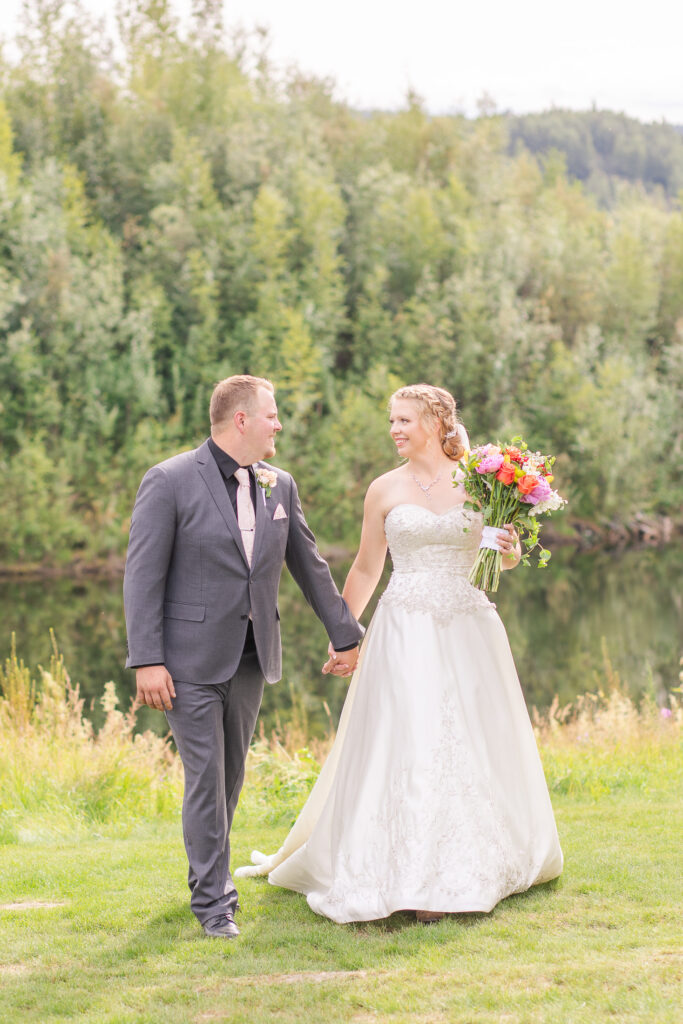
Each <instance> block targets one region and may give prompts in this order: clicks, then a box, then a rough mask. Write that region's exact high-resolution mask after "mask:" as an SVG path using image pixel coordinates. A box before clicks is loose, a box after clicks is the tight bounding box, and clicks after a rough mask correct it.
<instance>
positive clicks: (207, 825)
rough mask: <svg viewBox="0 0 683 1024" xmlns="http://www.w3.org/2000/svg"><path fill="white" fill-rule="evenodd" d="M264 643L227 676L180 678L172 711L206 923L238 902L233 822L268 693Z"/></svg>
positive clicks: (194, 903) (194, 888)
mask: <svg viewBox="0 0 683 1024" xmlns="http://www.w3.org/2000/svg"><path fill="white" fill-rule="evenodd" d="M263 684H264V680H263V675H262V674H261V668H260V666H259V663H258V658H257V656H256V651H254V650H251V651H250V650H245V652H244V654H243V655H242V659H241V661H240V663H239V666H238V668H237V672H236V673H235V675H234V676H233V677H232V679H229V680H228V681H227V682H225V683H218V684H216V685H215V686H207V685H205V684H203V683H185V682H181V681H174V687H175V691H176V696H175V699H174V701H173V710H172V711H167V712H166V718H167V719H168V723H169V725H170V726H171V730H172V732H173V739H174V740H175V742H176V746H177V748H178V752H179V754H180V758H181V760H182V762H183V768H184V771H185V793H184V797H183V836H184V839H185V850H186V851H187V859H188V862H189V871H188V884H189V886H190V891H191V893H192V896H191V898H190V906H191V907H192V910H193V912H194V913H195V915H196V916H197V918H198V919H199V921H200V923H201V924H205V923H206V922H207V921H210V920H211V918H213V917H216V916H218V915H219V914H225V913H226V912H228V911H229V912H232V913H234V911H235V908H236V907H237V890H236V889H235V886H234V883H233V880H232V876H231V875H230V826H231V825H232V819H233V816H234V814H235V808H236V807H237V800H238V797H239V795H240V790H241V789H242V783H243V782H244V769H245V760H246V756H247V751H248V749H249V744H250V742H251V738H252V736H253V734H254V727H255V725H256V719H257V717H258V712H259V708H260V706H261V698H262V697H263Z"/></svg>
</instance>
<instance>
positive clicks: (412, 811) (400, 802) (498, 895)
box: [312, 694, 533, 917]
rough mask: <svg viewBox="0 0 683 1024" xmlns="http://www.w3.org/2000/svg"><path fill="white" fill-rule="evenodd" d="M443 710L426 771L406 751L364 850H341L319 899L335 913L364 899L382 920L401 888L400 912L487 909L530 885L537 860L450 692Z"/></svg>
mask: <svg viewBox="0 0 683 1024" xmlns="http://www.w3.org/2000/svg"><path fill="white" fill-rule="evenodd" d="M441 712H442V714H441V718H440V728H439V729H438V730H437V733H436V741H435V743H434V745H433V747H432V748H431V749H430V750H429V751H428V752H427V753H428V759H429V763H428V767H427V769H426V770H425V769H424V768H422V767H421V768H420V769H419V770H418V772H417V773H416V765H415V763H414V759H413V760H412V761H411V760H410V759H408V758H406V760H405V762H404V763H403V764H402V765H401V768H400V770H399V772H398V773H397V774H396V775H395V776H394V778H393V780H392V782H391V785H390V787H389V790H388V792H387V793H386V796H385V799H384V800H383V803H382V807H381V809H380V810H379V811H378V812H377V813H376V814H374V815H372V817H371V819H370V821H369V822H368V825H369V827H368V836H369V837H370V841H369V844H368V847H367V848H366V849H354V850H352V851H349V850H348V849H342V851H341V854H340V855H339V856H338V858H337V861H336V863H335V867H334V872H333V875H334V884H333V887H332V889H330V890H329V891H328V892H327V893H325V895H324V898H323V903H324V904H325V905H326V906H328V907H329V908H330V909H331V910H332V911H333V914H334V908H335V907H336V906H339V907H341V906H344V907H349V906H350V907H354V906H357V905H358V906H364V907H366V908H367V907H374V908H376V911H377V916H378V917H382V916H384V915H385V913H386V909H385V907H386V904H387V903H393V904H394V905H395V903H396V897H397V894H405V899H406V901H407V903H406V906H404V907H402V908H401V909H404V910H411V909H425V910H427V909H428V910H436V911H438V910H445V911H447V910H449V909H450V910H461V911H464V910H468V909H469V910H487V909H489V907H491V906H493V905H494V904H495V903H497V902H498V901H499V900H501V899H503V898H504V897H505V896H508V895H510V894H511V893H513V892H518V891H521V890H523V889H525V888H526V887H527V885H528V876H529V871H530V868H531V866H532V860H533V858H532V857H531V856H530V854H529V851H527V850H523V849H517V848H516V847H515V844H514V842H513V839H512V836H511V834H510V830H509V828H508V827H507V824H506V821H505V810H504V808H502V807H500V806H497V805H496V801H495V800H494V796H493V790H492V787H491V784H490V782H489V781H488V780H487V779H485V778H483V777H482V772H481V768H478V767H477V765H475V764H474V762H473V759H472V754H471V751H470V748H469V746H468V743H467V741H466V739H465V738H464V737H463V736H462V735H461V729H460V726H459V722H458V712H457V708H456V704H455V701H454V700H453V699H452V698H451V697H449V695H448V694H444V697H443V700H442V704H441ZM421 760H422V759H421ZM416 777H418V778H419V779H420V780H421V785H420V789H421V792H420V794H419V795H418V798H417V799H416V793H415V788H414V787H415V779H416ZM314 902H317V900H315V901H314ZM312 906H313V909H316V908H315V906H314V905H313V903H312Z"/></svg>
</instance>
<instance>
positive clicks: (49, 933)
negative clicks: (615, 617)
mask: <svg viewBox="0 0 683 1024" xmlns="http://www.w3.org/2000/svg"><path fill="white" fill-rule="evenodd" d="M652 776H653V780H656V778H657V776H658V772H657V770H656V768H655V769H653V772H652ZM660 781H661V782H662V783H664V784H663V785H657V786H650V787H648V788H647V789H646V791H643V790H642V788H639V789H638V790H637V791H635V792H634V791H630V790H628V789H626V790H624V791H621V792H617V793H611V794H607V795H603V796H601V797H600V798H598V799H597V800H594V799H586V798H582V797H580V796H579V797H577V796H576V795H566V794H560V795H557V796H555V797H554V804H555V808H556V812H557V820H558V827H559V830H560V835H561V839H562V844H563V848H564V851H565V857H566V868H565V871H564V874H563V875H562V877H561V878H560V879H559V880H557V881H556V882H553V883H550V884H548V885H546V886H542V887H539V888H536V889H534V890H532V891H531V892H529V893H526V894H523V895H520V896H515V897H512V898H510V899H508V900H505V901H504V902H503V903H502V904H500V905H499V906H498V907H497V908H496V909H495V910H494V912H493V913H492V914H489V915H479V914H477V915H467V916H461V917H453V918H448V919H446V920H444V921H443V922H442V923H439V924H437V925H432V926H429V927H425V926H423V925H419V924H417V923H416V921H415V919H414V918H413V917H411V916H410V915H408V914H403V915H394V917H392V918H391V919H389V920H388V921H385V922H378V923H376V924H369V925H368V924H364V925H345V926H339V925H335V924H332V923H330V922H328V921H326V920H324V919H322V918H319V917H317V916H316V915H315V914H313V913H312V912H311V911H310V910H309V909H308V906H307V904H306V902H305V900H304V899H303V897H300V896H298V895H297V894H294V893H290V892H287V891H284V890H278V889H275V888H274V887H273V886H270V885H268V883H267V882H265V881H264V880H261V879H258V880H243V881H242V883H241V900H242V904H243V908H244V909H243V911H242V913H241V914H240V915H239V916H238V921H239V924H240V927H241V929H242V935H241V936H240V938H239V939H237V940H235V941H231V942H225V941H221V940H215V939H214V940H210V939H206V938H204V937H203V936H202V933H201V931H200V929H199V927H198V925H197V923H196V922H195V919H194V917H193V916H192V914H191V913H190V910H189V906H188V893H187V890H186V886H185V880H184V871H185V858H184V850H183V848H182V842H181V838H180V827H179V824H176V823H170V822H164V823H161V824H157V825H156V826H154V825H149V826H143V827H141V828H139V829H138V831H136V832H133V833H132V834H131V835H129V836H128V837H126V838H111V837H110V838H99V839H98V838H85V839H81V840H80V841H62V842H59V843H55V842H35V843H30V844H22V845H8V846H4V847H2V848H0V864H1V865H2V871H1V875H2V887H1V890H0V903H1V904H2V910H1V912H0V961H1V965H0V977H1V978H2V1000H1V1006H0V1020H2V1021H12V1022H15V1021H16V1022H19V1021H21V1022H26V1024H29V1022H33V1021H35V1022H47V1021H50V1022H52V1021H62V1020H72V1019H74V1018H75V1019H78V1020H81V1021H93V1022H94V1021H102V1022H104V1021H106V1022H111V1024H113V1022H124V1021H125V1022H128V1021H130V1022H133V1021H134V1022H143V1021H150V1022H161V1021H164V1022H169V1024H174V1022H189V1021H192V1022H194V1021H196V1022H200V1021H236V1022H237V1021H239V1022H242V1021H243V1022H245V1024H246V1022H250V1024H251V1022H260V1021H270V1020H276V1021H283V1022H290V1021H291V1022H296V1024H299V1022H300V1021H302V1020H312V1021H326V1022H327V1021H329V1022H336V1021H340V1022H365V1021H368V1022H369V1021H384V1020H386V1021H392V1022H393V1021H395V1022H399V1021H411V1022H415V1021H425V1022H439V1021H462V1022H466V1021H467V1022H469V1021H477V1022H478V1021H481V1022H488V1021H491V1022H494V1021H495V1022H499V1021H507V1022H515V1024H516V1022H520V1024H521V1022H527V1021H528V1022H533V1021H549V1022H550V1021H553V1022H554V1021H558V1022H563V1024H570V1022H590V1024H594V1022H596V1021H603V1020H609V1021H615V1022H621V1021H624V1022H626V1021H629V1022H630V1021H647V1022H652V1024H655V1022H657V1024H660V1022H661V1024H665V1022H670V1024H680V1021H681V959H680V940H681V919H682V915H681V885H680V881H681V878H680V866H681V865H680V859H679V858H680V839H681V829H680V825H681V821H680V813H679V816H678V819H677V818H676V814H677V811H678V812H680V806H679V807H678V808H677V807H676V793H675V790H674V789H672V787H671V786H669V785H667V784H666V778H665V779H661V776H660ZM255 813H256V811H255V808H254V807H253V806H251V805H250V803H249V800H248V799H247V800H246V801H245V809H244V810H242V811H241V813H240V817H239V821H238V823H237V828H236V830H235V837H234V838H235V842H234V854H235V862H237V863H244V862H246V860H247V859H248V854H249V852H250V850H251V849H252V848H253V847H254V846H257V847H260V848H262V849H263V848H265V849H273V848H275V847H276V846H277V845H279V842H280V840H281V839H282V838H283V836H284V834H285V832H286V825H284V824H282V823H281V824H280V825H279V826H278V827H276V828H273V827H264V826H263V825H262V824H260V825H259V823H258V821H256V820H254V817H255ZM677 823H678V829H677V827H676V824H677Z"/></svg>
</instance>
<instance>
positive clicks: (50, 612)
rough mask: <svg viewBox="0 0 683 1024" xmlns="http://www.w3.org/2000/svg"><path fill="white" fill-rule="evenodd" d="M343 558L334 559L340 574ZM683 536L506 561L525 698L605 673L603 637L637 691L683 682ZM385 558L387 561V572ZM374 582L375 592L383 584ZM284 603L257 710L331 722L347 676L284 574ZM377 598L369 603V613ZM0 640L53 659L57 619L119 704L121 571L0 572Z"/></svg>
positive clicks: (595, 681)
mask: <svg viewBox="0 0 683 1024" xmlns="http://www.w3.org/2000/svg"><path fill="white" fill-rule="evenodd" d="M347 568H348V567H347V566H344V565H341V566H336V567H334V568H333V574H334V576H335V578H336V579H337V582H338V583H339V584H340V585H341V584H342V583H343V580H344V577H345V575H346V571H347ZM682 570H683V548H682V547H680V546H669V547H667V548H660V549H648V550H639V551H628V552H624V553H620V554H616V553H610V552H600V553H598V554H577V553H576V552H574V551H573V550H571V549H564V550H560V551H558V552H556V554H555V555H554V557H553V560H552V562H551V564H550V567H549V568H548V569H547V570H545V571H531V570H524V569H518V570H516V571H514V572H511V573H505V575H504V577H503V579H502V582H501V589H500V591H499V593H498V594H497V595H496V603H497V605H498V610H499V612H500V614H501V616H502V618H503V621H504V622H505V625H506V627H507V630H508V635H509V637H510V643H511V646H512V650H513V653H514V656H515V660H516V662H517V667H518V670H519V675H520V679H521V681H522V686H523V689H524V693H525V696H526V699H527V703H528V704H529V705H532V704H535V705H537V706H539V707H546V706H547V705H548V704H549V703H550V702H551V700H552V698H553V696H554V695H555V694H556V693H557V694H558V695H559V697H560V700H561V701H569V700H571V698H572V697H573V696H575V695H576V694H577V693H579V692H583V691H584V690H586V689H595V688H597V687H598V686H600V685H604V684H605V675H604V672H603V667H602V666H603V645H604V647H605V649H606V650H607V652H608V654H609V658H610V660H611V662H612V665H613V668H614V670H615V671H616V672H618V673H619V675H620V677H621V679H622V681H623V682H624V683H625V684H626V685H627V686H628V687H629V689H630V690H631V691H632V692H633V693H634V694H636V693H640V692H642V691H644V690H645V689H647V688H650V687H651V688H653V689H654V692H655V693H656V694H657V695H658V696H659V698H660V699H661V698H662V697H663V696H664V695H665V693H666V691H667V690H668V689H670V688H671V687H673V686H676V685H677V684H678V659H679V657H680V654H681V650H680V647H681V643H680V639H679V638H680V636H681V620H682V618H683V599H682V597H681V593H680V591H679V589H678V583H679V581H680V579H681V575H682ZM389 571H390V566H387V571H386V573H385V577H386V576H388V573H389ZM379 592H380V591H379V590H378V594H379ZM280 610H281V614H282V633H283V643H284V676H283V680H282V682H280V683H278V684H277V685H276V686H268V687H266V693H265V696H264V702H263V710H262V721H263V723H264V727H265V729H266V731H269V730H270V729H271V728H273V727H274V726H275V725H276V724H277V722H278V720H279V721H280V722H281V723H285V722H287V721H289V720H290V719H291V717H292V715H293V714H294V715H295V716H298V717H299V718H303V719H304V722H303V723H302V724H303V725H304V727H305V728H307V729H308V730H309V731H310V733H311V734H321V733H322V732H324V731H325V730H326V728H327V726H328V714H327V711H326V709H325V706H324V702H326V703H327V706H328V708H329V712H330V715H331V718H332V721H333V722H334V723H335V724H336V721H337V719H338V716H339V712H340V709H341V705H342V703H343V700H344V695H345V693H346V689H347V685H348V684H347V682H346V681H345V680H342V679H336V678H333V677H330V676H322V675H321V673H320V667H321V665H322V662H323V660H324V657H325V652H326V649H327V637H326V635H325V631H324V630H323V628H322V626H321V625H320V623H319V622H318V620H317V619H316V617H315V615H314V614H313V612H312V611H311V610H310V609H309V608H308V606H307V605H306V603H305V602H304V600H303V598H302V597H301V594H300V592H299V591H298V589H297V587H296V585H295V584H294V582H293V580H292V579H291V578H290V577H289V576H288V575H287V574H286V573H285V574H284V575H283V580H282V587H281V594H280ZM371 611H372V609H369V611H368V613H366V616H365V617H364V618H365V621H366V623H367V621H368V620H369V615H370V613H371ZM0 621H1V622H2V624H3V625H2V637H1V640H2V649H1V651H0V654H1V655H2V656H3V657H4V656H6V654H7V653H8V652H9V646H10V634H11V632H12V631H14V632H16V634H17V646H18V649H19V655H20V656H21V657H22V658H23V659H24V660H25V661H26V663H27V664H29V665H31V666H35V665H36V664H38V663H42V664H43V665H46V664H47V662H48V661H49V657H50V638H49V630H50V628H53V629H54V630H55V633H56V636H57V640H58V643H59V646H60V649H61V650H62V652H63V654H64V658H65V661H66V665H67V668H68V669H69V672H70V673H71V677H72V680H73V681H74V682H78V683H79V684H80V687H81V693H82V694H83V695H84V696H86V697H87V699H88V704H89V714H90V715H91V717H92V718H93V720H94V722H95V724H98V723H99V721H100V720H101V712H100V709H99V706H98V702H97V699H98V698H99V696H100V695H101V693H102V690H103V686H104V683H105V682H106V681H108V680H110V679H112V680H114V682H115V683H116V688H117V692H118V694H119V696H120V698H121V701H122V704H123V706H124V707H127V705H128V703H129V701H130V698H131V696H132V693H133V690H134V686H133V673H132V672H127V671H125V669H123V668H122V665H123V661H124V657H125V634H124V628H123V613H122V606H121V581H120V580H119V579H116V580H109V579H107V580H102V579H85V580H83V579H79V580H68V579H61V580H48V581H40V582H26V581H10V582H7V581H5V582H3V583H2V584H0ZM140 716H141V717H140V725H141V727H143V728H148V727H150V728H155V729H157V730H159V731H165V729H166V726H165V720H164V719H163V718H162V716H161V715H160V714H159V713H158V712H154V711H150V710H148V709H143V710H142V711H141V712H140Z"/></svg>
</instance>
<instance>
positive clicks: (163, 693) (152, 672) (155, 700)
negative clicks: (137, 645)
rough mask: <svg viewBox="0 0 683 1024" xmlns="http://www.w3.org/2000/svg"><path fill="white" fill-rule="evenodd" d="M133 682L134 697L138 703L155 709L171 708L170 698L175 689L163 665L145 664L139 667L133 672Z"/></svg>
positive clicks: (167, 709) (173, 695)
mask: <svg viewBox="0 0 683 1024" xmlns="http://www.w3.org/2000/svg"><path fill="white" fill-rule="evenodd" d="M135 682H136V684H137V694H136V695H135V699H136V701H137V702H138V704H146V705H147V707H148V708H156V709H157V711H164V710H166V711H170V710H171V709H172V707H173V702H172V700H171V698H172V697H175V689H174V687H173V680H172V679H171V676H170V675H169V673H168V671H167V670H166V668H165V666H164V665H147V666H146V667H145V668H139V669H138V670H137V672H136V673H135Z"/></svg>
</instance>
